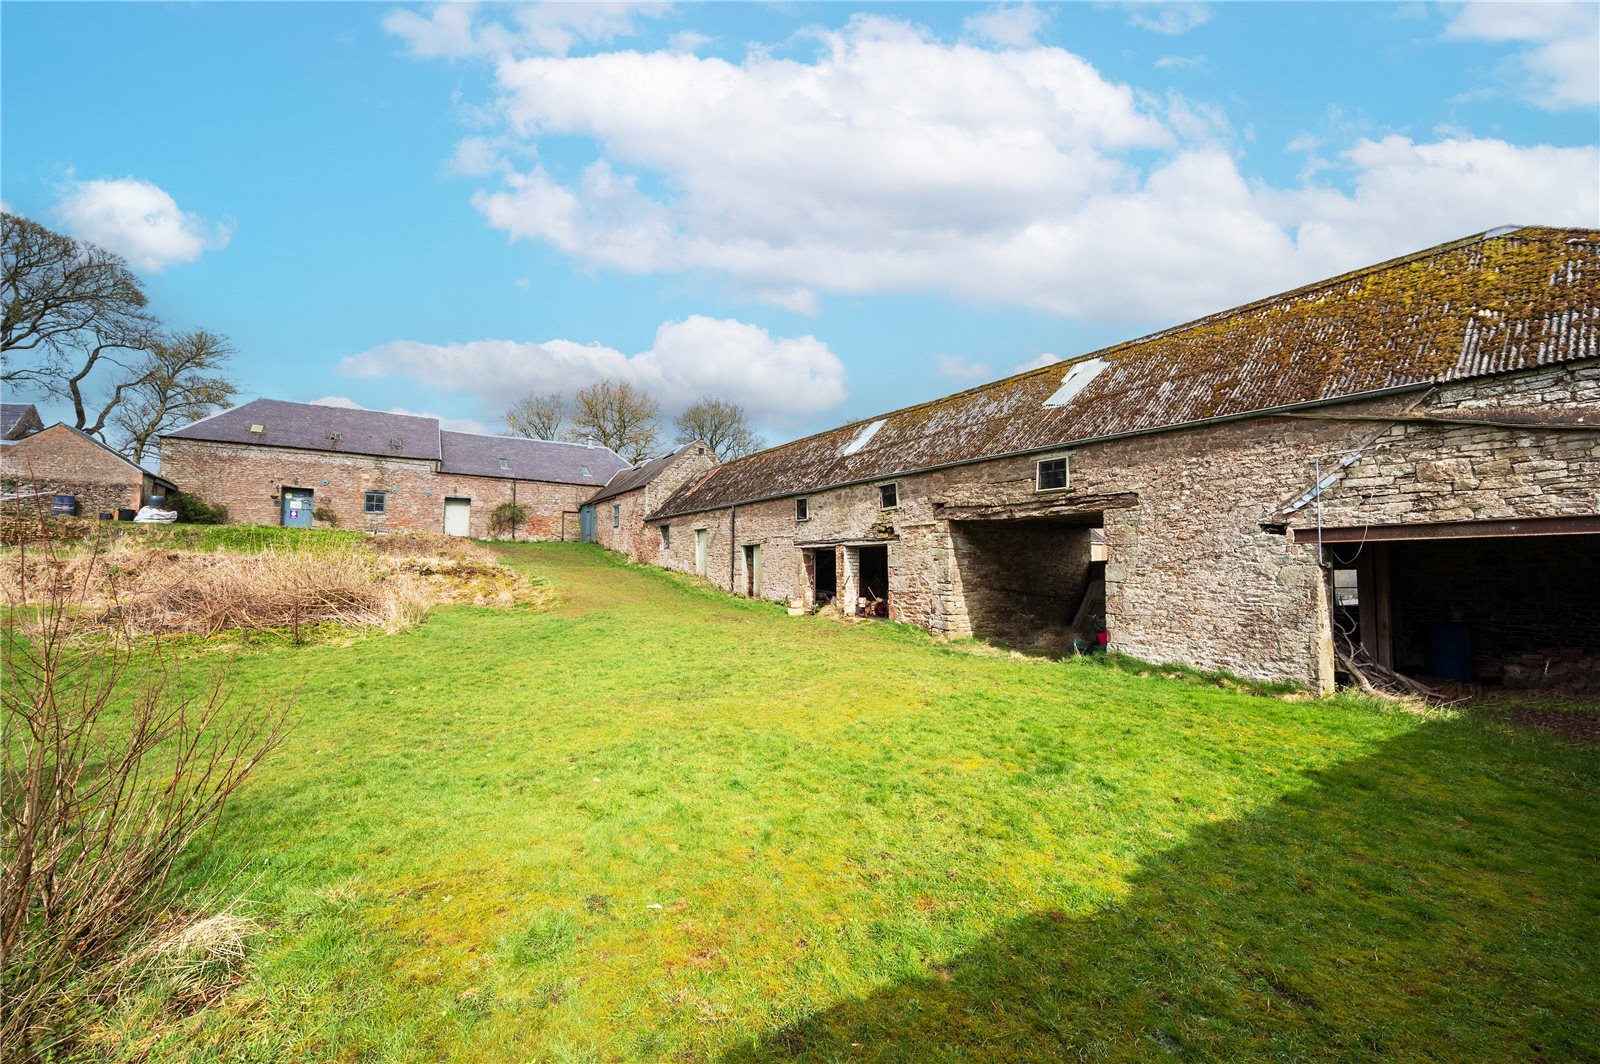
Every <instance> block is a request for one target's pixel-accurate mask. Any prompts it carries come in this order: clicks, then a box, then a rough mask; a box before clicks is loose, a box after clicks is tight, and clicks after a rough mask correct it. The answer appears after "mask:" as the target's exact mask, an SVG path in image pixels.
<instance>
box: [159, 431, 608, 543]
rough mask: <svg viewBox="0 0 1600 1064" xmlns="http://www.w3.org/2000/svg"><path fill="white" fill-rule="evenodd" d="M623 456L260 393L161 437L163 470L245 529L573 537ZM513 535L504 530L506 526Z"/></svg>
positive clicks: (572, 444) (581, 445) (187, 490)
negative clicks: (516, 511) (324, 527)
mask: <svg viewBox="0 0 1600 1064" xmlns="http://www.w3.org/2000/svg"><path fill="white" fill-rule="evenodd" d="M628 468H629V466H628V463H627V462H625V461H623V460H622V458H620V457H619V456H618V455H617V454H616V453H615V452H613V451H612V450H611V449H610V448H607V447H599V446H589V445H585V444H581V443H557V442H553V441H548V440H529V439H523V438H521V437H516V436H487V435H482V434H479V433H472V432H452V431H449V430H446V429H441V428H440V425H439V420H438V419H437V418H431V417H417V416H413V415H408V414H388V413H383V412H381V411H376V410H353V409H349V408H346V407H336V406H318V405H315V404H309V403H288V402H282V401H279V400H276V399H257V400H255V401H253V402H249V403H245V404H244V405H242V406H237V407H234V408H233V409H231V410H225V411H223V412H222V413H220V414H214V415H212V416H211V417H208V418H204V419H202V420H200V421H196V422H194V423H193V424H190V425H186V426H184V427H183V428H180V429H177V430H175V431H173V432H170V433H167V434H166V435H164V436H162V438H161V470H162V474H163V475H164V476H167V477H170V478H171V479H172V480H174V481H176V482H177V483H179V484H180V485H182V488H183V490H184V491H186V492H193V493H194V494H196V495H198V496H199V497H201V498H203V499H204V500H205V501H207V502H210V503H223V504H224V505H226V506H227V507H228V514H229V519H230V520H232V521H236V522H240V523H245V524H284V525H298V526H303V527H307V528H309V527H311V526H312V525H313V524H318V523H322V524H325V523H328V522H326V521H324V518H325V517H329V516H331V518H332V519H333V520H335V521H337V523H338V526H339V527H340V528H353V529H365V530H367V531H372V532H399V531H406V532H447V533H450V534H451V535H459V536H468V535H470V536H478V537H488V536H489V535H490V534H491V532H490V516H491V514H492V513H493V511H494V509H495V507H497V506H499V505H500V504H501V503H506V502H516V503H517V504H518V505H519V506H521V507H522V508H523V509H524V510H525V511H526V514H527V516H526V519H525V521H524V522H522V523H521V524H519V526H518V527H517V528H516V530H515V535H516V538H518V539H573V540H575V539H577V538H578V519H579V514H578V511H579V508H580V507H581V506H582V504H583V503H584V502H585V501H586V500H587V499H588V498H589V497H590V496H592V495H593V494H594V493H595V490H596V489H597V488H598V487H600V486H601V485H604V484H605V483H606V482H607V481H608V480H610V479H611V477H612V476H613V475H615V474H617V473H619V472H621V471H624V470H626V469H628ZM507 534H508V535H509V534H510V532H509V531H508V532H507Z"/></svg>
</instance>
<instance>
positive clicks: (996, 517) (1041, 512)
mask: <svg viewBox="0 0 1600 1064" xmlns="http://www.w3.org/2000/svg"><path fill="white" fill-rule="evenodd" d="M1137 505H1139V496H1137V495H1135V494H1133V493H1132V492H1117V493H1114V494H1109V495H1076V496H1056V497H1054V498H1049V499H1029V500H1027V501H1025V502H1010V503H992V504H989V505H982V506H979V505H970V506H960V505H956V506H952V505H949V504H946V505H944V506H941V507H937V508H936V510H935V512H936V513H937V515H938V516H939V517H942V518H944V519H945V520H947V521H1005V520H1013V521H1016V520H1028V519H1030V518H1033V519H1037V518H1044V517H1087V516H1089V515H1091V514H1097V513H1100V512H1101V511H1102V510H1126V509H1129V508H1130V507H1134V506H1137Z"/></svg>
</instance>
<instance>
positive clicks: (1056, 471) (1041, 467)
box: [1034, 458, 1067, 491]
mask: <svg viewBox="0 0 1600 1064" xmlns="http://www.w3.org/2000/svg"><path fill="white" fill-rule="evenodd" d="M1034 483H1035V487H1036V488H1037V489H1038V490H1039V491H1061V490H1062V489H1063V488H1065V487H1066V486H1067V460H1066V459H1065V458H1044V459H1041V460H1040V461H1039V462H1038V463H1037V472H1036V474H1035V482H1034Z"/></svg>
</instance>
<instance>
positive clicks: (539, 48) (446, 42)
mask: <svg viewBox="0 0 1600 1064" xmlns="http://www.w3.org/2000/svg"><path fill="white" fill-rule="evenodd" d="M668 10H669V7H668V5H666V4H661V3H617V2H614V3H602V2H585V3H534V4H519V5H517V6H516V7H515V8H513V9H512V11H511V18H510V20H509V22H506V21H498V20H490V19H485V20H480V19H479V17H478V15H479V8H478V5H477V4H476V3H441V4H436V5H434V6H433V7H431V8H429V9H427V10H425V11H413V10H410V9H404V8H402V9H397V10H394V11H391V12H389V14H387V15H386V16H384V19H383V26H384V29H386V30H388V31H389V32H390V33H392V34H394V35H395V36H397V37H399V38H401V39H402V40H403V41H405V42H406V47H407V49H408V50H409V51H410V53H411V54H412V55H415V56H419V57H423V58H440V57H442V58H446V59H463V58H466V57H468V56H493V57H501V56H510V55H517V54H530V53H539V54H546V55H566V54H567V53H568V52H570V51H571V50H572V49H573V48H575V47H577V46H579V45H583V44H604V43H608V42H610V41H614V40H616V39H618V38H619V37H630V36H632V35H633V34H634V33H635V32H636V31H637V20H638V19H639V18H640V17H646V18H657V17H660V16H661V15H664V14H666V12H667V11H668ZM689 50H691V51H692V50H693V49H692V48H691V49H689Z"/></svg>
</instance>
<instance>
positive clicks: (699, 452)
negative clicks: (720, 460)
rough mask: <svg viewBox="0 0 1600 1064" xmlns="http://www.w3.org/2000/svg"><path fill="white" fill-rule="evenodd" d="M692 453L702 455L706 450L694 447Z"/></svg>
mask: <svg viewBox="0 0 1600 1064" xmlns="http://www.w3.org/2000/svg"><path fill="white" fill-rule="evenodd" d="M694 453H695V454H701V455H703V454H705V453H706V449H705V448H704V447H696V448H695V449H694Z"/></svg>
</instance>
